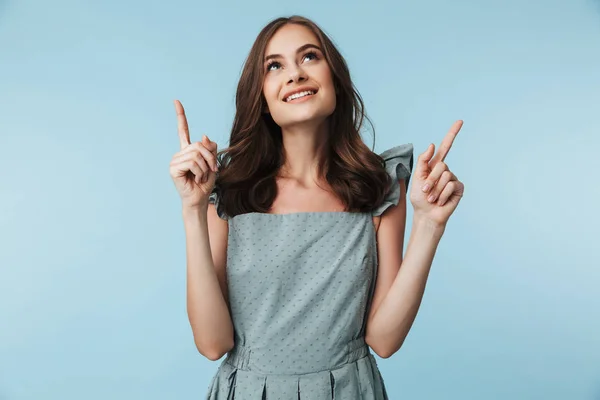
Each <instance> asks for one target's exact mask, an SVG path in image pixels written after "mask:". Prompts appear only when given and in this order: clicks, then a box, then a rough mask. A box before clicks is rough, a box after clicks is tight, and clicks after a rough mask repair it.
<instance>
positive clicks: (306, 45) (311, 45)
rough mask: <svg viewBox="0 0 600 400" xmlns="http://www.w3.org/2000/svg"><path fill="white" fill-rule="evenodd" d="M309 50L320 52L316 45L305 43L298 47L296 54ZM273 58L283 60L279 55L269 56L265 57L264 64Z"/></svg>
mask: <svg viewBox="0 0 600 400" xmlns="http://www.w3.org/2000/svg"><path fill="white" fill-rule="evenodd" d="M311 48H314V49H317V50H319V51H322V50H321V48H320V47H319V46H317V45H316V44H312V43H307V44H303V45H302V46H300V47H298V49H296V54H298V53H302V52H303V51H304V50H306V49H311ZM275 58H283V56H282V55H281V54H269V55H268V56H266V57H265V62H266V61H269V60H272V59H275Z"/></svg>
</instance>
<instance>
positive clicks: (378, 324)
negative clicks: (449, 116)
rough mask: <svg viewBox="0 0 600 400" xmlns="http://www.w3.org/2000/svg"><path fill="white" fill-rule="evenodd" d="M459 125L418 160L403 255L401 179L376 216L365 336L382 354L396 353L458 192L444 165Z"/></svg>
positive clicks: (460, 191) (459, 186)
mask: <svg viewBox="0 0 600 400" xmlns="http://www.w3.org/2000/svg"><path fill="white" fill-rule="evenodd" d="M461 126H462V121H457V122H456V123H455V124H454V125H453V126H452V128H451V129H450V131H449V132H448V134H447V135H446V137H445V138H444V140H443V141H442V144H441V145H440V147H439V150H438V153H437V154H435V155H434V151H435V146H434V145H433V144H431V145H429V147H428V148H427V150H426V151H425V152H424V153H423V154H421V155H420V156H419V158H418V161H417V166H416V169H415V172H414V173H413V176H414V178H413V179H412V185H411V191H410V201H411V203H412V205H413V207H414V216H413V223H412V229H411V233H410V237H409V241H408V246H407V249H406V254H405V256H404V259H403V257H402V247H403V243H404V229H405V224H406V201H405V199H406V194H405V193H406V189H405V186H404V182H401V188H402V190H401V193H400V201H399V203H398V205H397V206H395V207H392V208H391V209H389V210H388V211H386V212H385V213H384V214H383V215H382V217H381V222H380V225H379V229H378V230H377V243H378V249H377V250H378V256H379V257H378V259H379V265H378V270H379V272H378V277H377V282H376V286H375V293H374V296H373V302H372V305H371V309H370V311H369V315H368V321H367V329H366V338H365V339H366V342H367V344H368V345H369V346H370V347H371V348H372V349H373V350H374V351H375V352H376V353H377V355H379V356H380V357H382V358H388V357H390V356H391V355H392V354H394V353H395V352H396V351H398V349H400V347H401V346H402V343H403V342H404V339H405V338H406V336H407V335H408V332H409V331H410V328H411V326H412V324H413V322H414V320H415V317H416V316H417V312H418V310H419V306H420V304H421V300H422V298H423V293H424V291H425V285H426V283H427V278H428V276H429V270H430V269H431V264H432V262H433V258H434V256H435V252H436V250H437V246H438V244H439V242H440V239H441V238H442V235H443V234H444V231H445V229H446V224H447V222H448V219H449V218H450V215H452V213H453V212H454V210H455V209H456V207H457V206H458V203H459V202H460V199H461V198H462V196H463V193H464V185H463V183H462V182H460V181H459V180H458V179H457V178H456V176H455V175H454V174H453V173H452V172H450V170H449V169H448V166H447V165H446V164H445V163H444V159H445V158H446V155H447V154H448V151H449V150H450V148H451V146H452V143H453V141H454V138H455V137H456V135H457V134H458V131H459V130H460V128H461Z"/></svg>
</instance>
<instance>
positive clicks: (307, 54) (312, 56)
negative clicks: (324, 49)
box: [304, 51, 318, 61]
mask: <svg viewBox="0 0 600 400" xmlns="http://www.w3.org/2000/svg"><path fill="white" fill-rule="evenodd" d="M304 58H305V59H306V58H310V59H311V60H316V59H317V58H318V57H317V54H316V53H313V52H312V51H311V52H310V53H306V54H305V55H304ZM309 61H310V60H309Z"/></svg>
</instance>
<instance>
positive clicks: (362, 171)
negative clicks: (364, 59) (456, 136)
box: [214, 16, 391, 217]
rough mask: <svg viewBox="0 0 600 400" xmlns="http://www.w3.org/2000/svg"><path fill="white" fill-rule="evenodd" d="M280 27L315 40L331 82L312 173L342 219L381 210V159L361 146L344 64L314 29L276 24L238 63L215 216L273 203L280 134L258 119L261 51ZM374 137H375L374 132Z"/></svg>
mask: <svg viewBox="0 0 600 400" xmlns="http://www.w3.org/2000/svg"><path fill="white" fill-rule="evenodd" d="M286 24H298V25H302V26H305V27H307V28H309V29H310V30H311V31H312V32H313V33H314V34H315V35H316V36H317V38H318V39H319V41H320V44H321V47H322V49H323V53H324V56H325V59H326V61H327V63H328V64H329V67H330V68H331V72H332V75H333V84H334V87H335V89H336V108H335V110H334V112H333V114H332V115H331V116H330V117H329V136H328V137H327V138H326V143H325V147H324V149H325V151H323V153H322V158H321V159H320V160H319V162H318V173H319V176H320V177H322V178H323V177H324V178H325V180H326V182H327V183H328V184H329V185H330V187H331V189H332V190H333V191H334V193H335V194H336V195H337V197H338V198H339V199H340V200H341V201H342V202H343V204H344V205H345V211H350V212H370V211H371V210H372V209H373V208H375V207H377V206H379V205H381V203H382V202H383V200H384V198H385V194H386V193H387V191H388V190H389V188H390V185H391V179H390V177H389V175H388V174H387V172H386V170H385V167H384V161H383V159H382V158H381V157H380V156H379V155H378V154H376V153H374V152H373V151H371V150H370V149H369V148H368V147H367V146H366V144H365V143H364V142H363V140H362V138H361V136H360V130H361V128H362V126H363V122H364V121H365V120H366V121H367V122H368V123H369V124H370V126H371V128H372V124H371V121H370V120H369V118H368V117H367V116H366V114H365V111H364V103H363V100H362V98H361V96H360V94H359V93H358V90H357V89H356V87H355V86H354V84H353V83H352V80H351V79H350V71H349V70H348V66H347V64H346V61H345V60H344V58H343V57H342V55H341V54H340V52H339V51H338V50H337V49H336V47H335V45H334V44H333V42H332V41H331V39H330V38H329V37H327V35H326V34H325V33H324V32H323V31H322V30H321V29H320V28H319V27H318V26H317V24H315V23H314V22H313V21H311V20H309V19H307V18H304V17H301V16H292V17H289V18H277V19H275V20H273V21H271V22H270V23H269V24H267V25H266V26H265V27H264V28H263V29H262V30H261V32H260V33H259V34H258V37H257V38H256V40H255V42H254V44H253V45H252V48H251V49H250V53H249V54H248V57H247V59H246V61H245V63H244V66H243V69H242V73H241V77H240V80H239V83H238V86H237V92H236V101H235V105H236V112H235V118H234V120H233V126H232V129H231V135H230V138H229V147H227V148H225V149H223V150H221V151H219V152H218V156H217V158H218V163H219V173H218V177H217V180H216V183H215V189H214V191H215V192H216V193H217V195H218V197H219V199H220V201H219V204H218V206H219V207H220V211H222V212H224V213H225V214H226V215H228V216H229V217H233V216H236V215H238V214H244V213H248V212H259V213H267V212H268V211H269V210H270V208H271V205H272V204H273V201H274V200H275V197H276V196H277V184H276V180H275V178H276V176H277V174H278V172H279V169H280V168H281V166H282V165H283V164H284V161H285V153H284V151H283V141H282V134H281V128H280V127H279V126H278V125H277V124H276V123H275V122H274V121H273V119H272V118H271V115H270V114H269V113H265V112H264V110H265V108H266V100H265V98H264V96H263V92H262V88H263V80H264V76H265V69H264V63H263V60H264V57H265V49H266V47H267V43H268V42H269V40H270V39H271V38H272V37H273V35H274V34H275V32H277V30H278V29H280V28H281V27H283V26H284V25H286ZM372 131H373V137H374V135H375V133H374V130H372Z"/></svg>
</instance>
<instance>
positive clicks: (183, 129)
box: [175, 100, 191, 150]
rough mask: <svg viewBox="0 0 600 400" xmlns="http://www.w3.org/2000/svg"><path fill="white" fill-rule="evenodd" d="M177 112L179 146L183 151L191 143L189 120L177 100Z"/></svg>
mask: <svg viewBox="0 0 600 400" xmlns="http://www.w3.org/2000/svg"><path fill="white" fill-rule="evenodd" d="M175 112H176V113H177V133H178V135H179V144H180V145H181V149H182V150H183V148H184V147H186V146H188V145H189V144H190V143H191V142H190V132H189V130H188V123H187V118H186V117H185V110H184V109H183V105H182V104H181V102H180V101H179V100H175Z"/></svg>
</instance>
